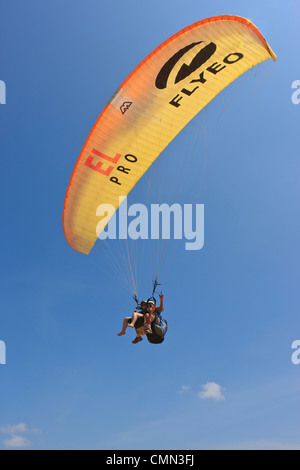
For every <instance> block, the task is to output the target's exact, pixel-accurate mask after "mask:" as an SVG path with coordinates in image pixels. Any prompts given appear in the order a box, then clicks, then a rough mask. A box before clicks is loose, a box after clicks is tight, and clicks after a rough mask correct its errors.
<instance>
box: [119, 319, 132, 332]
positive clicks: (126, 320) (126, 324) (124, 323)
mask: <svg viewBox="0 0 300 470" xmlns="http://www.w3.org/2000/svg"><path fill="white" fill-rule="evenodd" d="M130 319H131V317H126V318H124V321H123V328H122V331H121V332H120V333H119V334H118V336H123V335H126V330H127V327H128V322H129V320H130Z"/></svg>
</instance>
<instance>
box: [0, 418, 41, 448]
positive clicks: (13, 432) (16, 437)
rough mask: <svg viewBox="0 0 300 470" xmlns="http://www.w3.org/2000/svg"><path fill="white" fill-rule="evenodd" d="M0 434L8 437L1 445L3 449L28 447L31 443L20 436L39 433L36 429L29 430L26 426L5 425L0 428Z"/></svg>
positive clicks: (23, 424)
mask: <svg viewBox="0 0 300 470" xmlns="http://www.w3.org/2000/svg"><path fill="white" fill-rule="evenodd" d="M0 432H1V433H2V434H7V435H9V436H10V437H9V438H8V439H5V440H4V442H3V444H4V446H5V447H18V448H21V447H29V446H30V445H31V441H30V440H29V439H27V438H25V437H24V436H22V434H26V433H36V432H39V430H38V429H29V428H28V426H27V424H25V423H19V424H7V425H5V426H0Z"/></svg>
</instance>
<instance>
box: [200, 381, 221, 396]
mask: <svg viewBox="0 0 300 470" xmlns="http://www.w3.org/2000/svg"><path fill="white" fill-rule="evenodd" d="M224 390H225V389H224V388H223V387H221V385H219V384H217V383H215V382H207V383H206V384H205V385H202V390H201V391H200V392H198V396H199V398H201V399H203V400H209V399H211V400H215V401H220V400H225V396H224V395H223V393H222V391H224Z"/></svg>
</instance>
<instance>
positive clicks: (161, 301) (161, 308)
mask: <svg viewBox="0 0 300 470" xmlns="http://www.w3.org/2000/svg"><path fill="white" fill-rule="evenodd" d="M164 295H165V294H164V293H163V292H161V293H160V296H159V298H160V306H159V307H158V309H157V310H158V311H159V313H161V312H163V311H164Z"/></svg>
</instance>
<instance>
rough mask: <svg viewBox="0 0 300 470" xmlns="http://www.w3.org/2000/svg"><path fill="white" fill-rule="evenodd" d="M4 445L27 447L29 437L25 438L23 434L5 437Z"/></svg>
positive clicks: (29, 443)
mask: <svg viewBox="0 0 300 470" xmlns="http://www.w3.org/2000/svg"><path fill="white" fill-rule="evenodd" d="M4 445H5V447H19V448H21V447H29V446H30V445H31V442H30V441H29V439H26V437H23V436H14V435H13V436H11V438H10V439H5V441H4Z"/></svg>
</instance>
